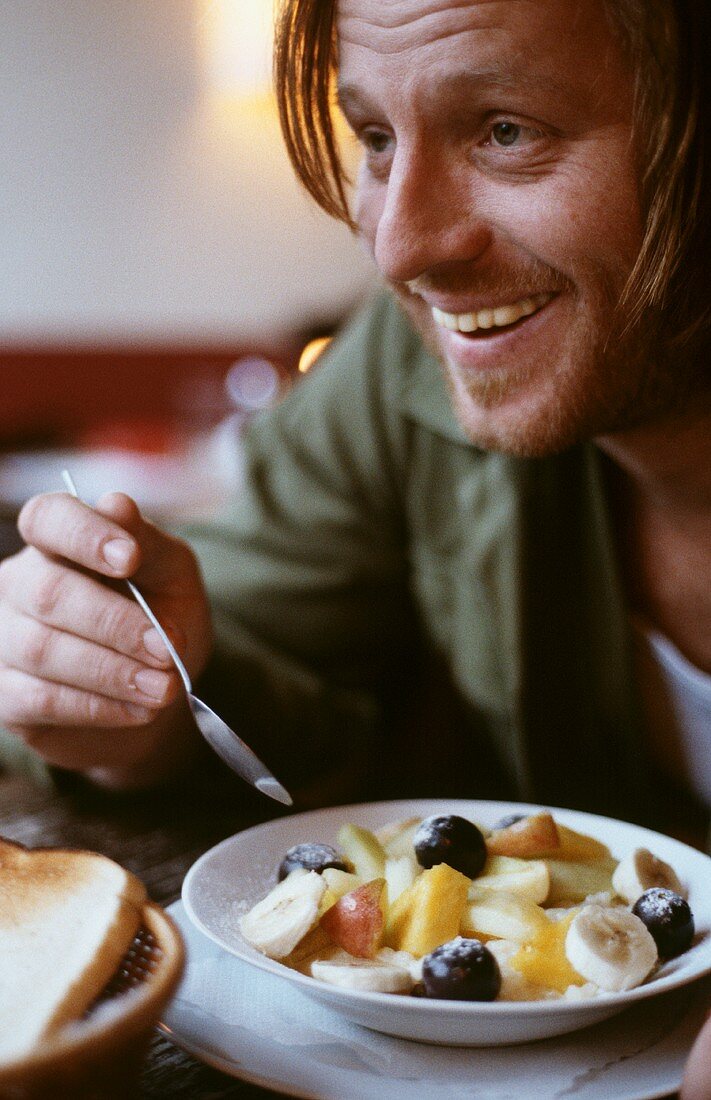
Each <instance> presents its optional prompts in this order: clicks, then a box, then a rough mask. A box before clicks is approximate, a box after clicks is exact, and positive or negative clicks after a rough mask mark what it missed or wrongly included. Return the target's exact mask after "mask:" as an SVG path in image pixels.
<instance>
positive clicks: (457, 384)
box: [392, 261, 700, 458]
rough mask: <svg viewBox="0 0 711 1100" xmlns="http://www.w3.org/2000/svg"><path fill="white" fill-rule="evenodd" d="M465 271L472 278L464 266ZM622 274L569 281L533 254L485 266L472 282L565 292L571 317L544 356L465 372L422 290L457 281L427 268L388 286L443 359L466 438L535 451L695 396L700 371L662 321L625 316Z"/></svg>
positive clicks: (673, 410) (636, 420)
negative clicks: (679, 351) (446, 347)
mask: <svg viewBox="0 0 711 1100" xmlns="http://www.w3.org/2000/svg"><path fill="white" fill-rule="evenodd" d="M469 280H470V281H469V284H468V285H469V287H471V285H472V283H471V274H470V275H469ZM625 280H626V272H623V271H618V272H614V273H612V274H610V273H609V272H604V271H601V270H600V269H594V268H593V267H592V266H591V267H590V269H588V270H586V271H583V272H580V273H579V274H578V276H577V277H576V279H575V281H571V280H569V279H567V278H564V277H563V276H561V275H560V274H559V273H557V272H555V271H554V270H553V269H552V268H549V267H548V266H547V265H544V264H541V263H540V262H538V261H534V262H527V263H526V264H524V265H521V266H520V267H518V268H515V269H514V268H509V269H507V271H506V272H505V273H504V272H502V273H500V274H499V275H498V276H497V277H494V278H486V277H484V276H483V275H482V277H481V279H480V280H478V281H477V284H476V290H477V292H478V293H479V294H480V295H481V296H482V297H484V298H486V297H489V298H490V299H491V300H493V301H496V300H498V301H502V300H504V301H516V300H519V299H521V298H523V297H525V296H527V295H528V294H529V293H530V288H531V287H535V288H536V290H537V291H539V290H540V289H545V290H550V291H554V292H555V293H556V294H558V295H559V296H564V297H565V298H567V306H568V312H569V318H570V322H569V324H568V327H567V329H566V330H565V331H564V332H563V334H562V336H561V338H560V339H559V340H557V341H556V346H555V347H553V346H552V347H551V352H550V358H549V359H547V360H546V361H545V362H542V361H541V360H540V359H539V360H534V361H530V360H525V359H522V360H521V362H512V363H510V364H508V365H507V366H506V369H505V370H504V371H497V372H484V371H482V372H476V371H471V370H468V369H466V368H462V367H460V366H458V364H457V363H456V362H455V361H453V360H450V359H448V358H447V356H446V354H444V353H443V351H442V348H441V346H440V341H439V339H438V336H439V329H438V326H437V325H436V324H435V322H434V320H433V318H432V315H431V311H430V309H429V307H428V306H426V304H425V302H423V300H422V299H421V298H420V297H419V293H426V292H428V291H429V292H431V293H434V292H437V291H439V292H444V293H456V292H457V291H462V290H463V289H464V288H465V286H466V284H465V283H464V282H463V280H460V281H459V284H458V283H457V281H456V280H454V279H451V278H450V279H443V278H437V277H435V276H431V275H427V276H422V277H421V278H420V279H417V280H414V282H412V283H409V284H407V285H402V284H400V285H394V286H393V287H392V289H393V290H394V291H395V294H396V296H397V297H398V299H399V300H400V302H401V304H402V306H403V308H404V309H405V311H406V313H407V314H408V316H409V317H410V319H411V321H412V322H413V324H414V326H415V327H416V329H417V331H418V332H419V334H420V336H421V337H422V339H423V342H424V343H425V346H426V347H427V349H428V350H429V351H430V352H431V353H432V354H433V355H434V357H435V358H436V359H437V361H438V363H439V364H440V367H441V369H442V372H443V374H444V378H445V382H446V384H447V388H448V391H449V395H450V399H451V401H452V406H453V409H454V413H455V416H456V418H457V420H458V422H459V424H460V426H461V428H462V429H463V431H464V433H465V435H466V436H467V438H468V439H469V440H470V441H471V442H472V443H474V444H475V445H476V446H478V447H481V448H482V449H484V450H494V451H501V452H504V453H508V454H512V455H517V456H519V457H531V458H533V457H544V456H546V455H552V454H556V453H559V452H561V451H564V450H567V449H568V448H570V447H572V446H574V445H576V444H579V443H581V442H583V441H585V440H590V439H595V438H597V437H600V436H607V435H610V434H617V433H620V432H624V431H626V430H630V429H633V428H637V427H639V426H640V425H643V424H646V423H651V422H654V421H657V420H659V419H663V418H665V417H667V416H669V415H673V416H678V415H679V414H682V415H683V413H684V412H685V411H686V410H688V409H689V408H690V407H691V405H692V404H693V402H694V400H695V399H698V395H699V385H700V372H699V370H698V369H695V367H694V365H693V364H689V363H685V362H683V361H682V360H681V357H678V358H677V359H676V361H672V359H671V356H670V355H669V353H668V352H667V350H666V349H665V345H664V340H663V337H662V327H661V322H660V320H657V321H656V322H654V319H653V318H651V317H647V318H644V319H643V321H644V323H641V322H640V323H637V324H636V325H634V326H631V325H630V323H629V317H628V314H627V312H626V310H625V307H624V301H623V289H624V284H625ZM580 288H582V289H580ZM476 338H477V337H474V339H476ZM483 339H486V337H483Z"/></svg>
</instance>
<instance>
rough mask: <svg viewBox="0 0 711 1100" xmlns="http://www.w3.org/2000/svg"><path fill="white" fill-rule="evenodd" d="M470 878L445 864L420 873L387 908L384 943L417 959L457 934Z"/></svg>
mask: <svg viewBox="0 0 711 1100" xmlns="http://www.w3.org/2000/svg"><path fill="white" fill-rule="evenodd" d="M470 883H471V879H468V878H467V876H466V875H463V874H461V873H460V872H459V871H455V870H453V868H452V867H449V866H448V865H447V864H446V863H438V864H437V865H436V866H435V867H431V868H430V869H429V870H428V871H423V872H422V874H421V875H419V876H418V878H416V879H415V881H414V883H413V884H412V886H411V887H410V888H409V889H408V890H405V892H404V893H402V894H400V897H399V898H398V899H397V900H396V902H395V903H394V905H392V906H391V908H390V912H389V914H388V920H387V924H386V927H385V944H386V945H387V946H388V947H392V948H394V950H396V951H409V953H410V954H411V955H415V956H416V957H418V958H420V957H421V956H422V955H427V954H428V953H429V952H430V951H433V950H434V948H435V947H439V945H440V944H442V943H447V942H448V941H449V940H452V939H454V937H455V936H458V935H459V928H460V924H461V920H462V913H463V912H464V907H465V905H466V901H467V892H468V890H469V886H470Z"/></svg>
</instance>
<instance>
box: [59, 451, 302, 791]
mask: <svg viewBox="0 0 711 1100" xmlns="http://www.w3.org/2000/svg"><path fill="white" fill-rule="evenodd" d="M62 478H63V480H64V484H65V485H66V487H67V489H68V490H69V492H70V493H71V494H72V496H74V497H76V498H77V500H81V497H80V496H79V493H78V491H77V487H76V485H75V484H74V479H73V478H72V475H71V474H70V473H69V471H68V470H62ZM124 584H125V585H126V587H127V588H128V590H129V592H130V593H131V595H132V596H133V597H134V599H135V600H136V601H137V602H138V603H139V604H140V606H141V608H142V609H143V611H144V613H145V614H146V616H147V617H148V619H149V620H150V622H151V623H152V625H153V626H154V627H155V629H156V630H157V631H158V633H159V634H160V637H161V640H162V642H163V644H164V645H165V647H166V649H167V650H168V652H169V654H170V656H171V658H172V660H173V664H174V665H175V667H176V668H177V670H178V672H179V673H180V678H181V680H182V681H183V686H184V688H185V694H186V695H187V698H188V704H189V706H190V710H191V711H192V714H193V718H194V719H195V724H196V725H197V727H198V729H199V730H200V733H201V734H202V735H203V737H204V738H205V740H206V741H207V743H208V745H210V747H211V748H212V749H213V750H214V751H215V752H216V753H217V755H218V756H219V757H220V758H221V759H222V760H224V762H225V764H227V765H228V766H229V767H230V768H232V770H233V771H235V772H237V774H238V775H241V776H242V778H243V779H245V780H246V781H247V782H248V783H251V784H252V785H253V786H254V787H256V788H257V790H258V791H261V792H262V794H266V795H269V797H270V798H274V799H276V801H277V802H282V803H283V804H284V805H285V806H291V805H292V799H291V795H290V794H289V792H288V791H287V790H285V788H284V787H282V785H281V783H280V782H279V780H278V779H276V778H275V777H274V776H273V775H272V773H271V772H270V771H269V769H268V768H267V767H266V766H265V765H264V764H263V763H262V761H261V760H260V759H259V757H258V756H257V755H256V754H255V753H254V752H253V751H252V749H250V747H249V745H247V744H245V742H244V741H243V740H242V738H241V737H238V736H237V734H236V733H235V732H234V730H232V729H230V727H229V726H228V725H227V723H226V722H224V721H223V720H222V718H220V717H219V715H217V714H215V712H214V710H212V709H211V708H210V707H208V705H207V703H203V701H202V699H198V697H197V695H195V693H194V692H193V686H192V683H191V681H190V677H189V675H188V670H187V669H186V667H185V665H184V664H183V662H182V661H181V659H180V657H179V656H178V653H177V651H176V649H175V646H174V645H173V643H172V642H171V640H170V638H169V637H168V635H167V634H166V632H165V630H164V629H163V627H162V626H161V625H160V623H159V622H158V619H157V618H156V617H155V615H154V614H153V612H152V611H151V609H150V607H149V606H148V604H147V603H146V601H145V599H144V597H143V595H142V593H141V592H140V591H139V589H138V588H136V586H135V584H134V583H133V582H132V581H129V580H126V581H124Z"/></svg>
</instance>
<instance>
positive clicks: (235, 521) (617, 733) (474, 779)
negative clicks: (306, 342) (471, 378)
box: [191, 297, 654, 819]
mask: <svg viewBox="0 0 711 1100" xmlns="http://www.w3.org/2000/svg"><path fill="white" fill-rule="evenodd" d="M246 455H247V477H246V485H245V489H244V491H243V492H242V493H241V494H240V496H239V498H238V499H237V500H236V502H235V506H234V510H233V511H232V513H231V515H229V516H228V517H226V519H225V522H224V524H223V525H222V526H220V527H218V528H212V529H211V530H209V531H207V530H203V531H199V530H197V529H196V530H193V531H192V532H191V538H192V541H193V543H194V545H195V546H196V548H197V549H198V551H199V553H200V556H201V559H202V562H203V566H204V570H205V575H206V578H207V581H208V585H209V588H210V591H211V592H212V593H213V595H214V596H215V603H216V609H217V610H216V614H217V626H218V635H219V639H220V654H221V656H220V658H219V659H218V660H217V662H215V664H214V665H213V668H212V669H211V671H210V674H209V675H208V678H207V679H208V681H209V684H210V690H211V691H212V692H213V697H214V698H215V700H216V701H218V700H219V701H220V702H221V703H222V704H223V705H225V706H227V708H228V710H229V711H230V713H231V715H232V717H233V719H234V720H235V721H236V722H237V723H238V727H239V728H241V729H242V730H243V731H244V733H245V736H246V737H247V738H248V739H249V738H252V739H253V740H254V742H255V743H256V744H260V745H261V746H262V747H263V751H264V752H265V753H266V754H267V758H268V759H269V761H270V762H271V763H272V764H273V765H274V768H275V770H276V771H277V772H278V773H279V774H281V773H282V771H283V770H284V767H286V761H287V759H288V762H289V766H294V767H296V768H297V769H298V766H299V760H301V763H302V765H303V769H302V770H303V779H304V780H306V779H307V777H308V773H309V770H310V769H312V770H314V771H315V770H316V769H317V768H318V767H319V766H323V767H328V768H332V769H335V770H337V769H338V766H339V761H340V763H341V766H343V764H344V762H348V767H349V769H351V774H352V775H355V774H356V773H357V771H358V769H359V768H360V769H361V775H362V780H363V782H362V785H361V789H362V791H364V792H365V793H366V795H370V796H373V797H375V796H376V795H380V794H381V793H388V794H390V793H392V794H395V795H397V794H400V795H407V794H410V793H422V794H452V795H454V794H457V795H459V796H462V797H467V796H472V797H475V796H496V795H502V796H507V795H508V796H510V795H512V794H515V795H518V796H520V797H523V798H528V799H532V800H535V801H540V802H544V803H549V804H552V805H566V806H575V807H578V808H586V809H594V810H596V811H598V812H602V813H609V814H615V815H616V816H621V817H626V818H642V819H644V818H645V817H647V816H650V808H649V807H648V806H645V801H646V799H647V797H648V795H647V793H646V789H645V776H644V768H643V767H642V760H643V753H642V750H641V736H640V733H641V730H640V719H639V714H638V707H637V703H636V700H635V697H634V691H633V686H632V685H633V678H632V675H631V667H630V651H629V639H628V628H627V622H626V615H625V610H624V607H623V602H622V598H621V591H620V580H619V577H618V575H617V571H616V564H615V557H614V553H613V550H612V543H611V536H610V530H609V521H608V514H607V506H606V499H605V493H604V489H603V481H602V460H601V458H600V456H599V454H598V452H597V450H596V449H595V448H594V447H593V446H587V447H580V448H577V449H575V450H572V451H570V452H568V453H566V454H563V455H561V456H557V457H553V458H547V459H541V460H526V459H519V458H513V457H510V456H505V455H501V454H494V453H485V452H483V451H481V450H480V449H478V448H477V447H475V446H473V445H472V444H471V443H470V442H469V441H468V440H467V439H466V438H465V436H464V435H463V432H462V431H461V429H460V427H459V426H458V424H457V422H456V420H455V419H454V415H453V412H452V409H451V405H450V402H449V398H448V395H447V392H446V387H445V383H444V380H443V377H442V373H441V371H440V368H439V367H438V365H437V363H436V362H435V361H434V360H433V359H432V358H431V357H430V356H429V355H428V354H427V353H426V352H425V351H424V349H423V347H422V345H421V343H420V341H419V340H418V338H417V337H416V336H415V335H414V334H413V332H412V330H411V329H410V327H409V325H408V323H407V321H406V320H405V318H404V316H403V315H402V313H401V312H400V310H399V308H398V307H397V306H396V305H395V304H394V303H393V302H392V301H391V300H390V299H389V298H387V297H382V298H380V299H379V300H378V301H377V302H376V303H375V304H374V305H372V306H370V307H369V308H368V309H367V310H365V311H364V312H363V313H362V314H361V316H360V317H359V318H357V319H356V320H355V322H354V323H353V324H352V325H351V327H350V328H349V329H348V330H347V331H346V332H345V333H344V335H343V336H342V338H341V339H340V340H339V341H337V342H336V344H335V346H334V347H333V349H332V350H331V351H330V353H329V354H328V355H327V356H326V357H325V358H324V360H323V361H322V362H321V363H320V364H319V365H318V366H317V367H316V368H315V369H314V371H313V374H312V375H310V376H308V377H307V379H306V380H305V381H303V382H302V383H300V384H299V385H298V387H296V388H295V389H294V391H293V392H292V394H291V395H290V396H289V398H288V399H287V400H286V401H284V402H283V403H282V404H281V405H280V406H279V407H278V408H277V409H275V410H273V411H271V412H270V413H269V414H268V415H265V416H263V417H262V418H261V419H259V420H257V421H256V422H255V424H254V425H253V427H252V429H251V431H250V432H249V435H248V439H247V450H246ZM230 657H231V658H232V659H231V660H230ZM433 681H434V683H435V685H436V686H435V687H434V688H433V687H432V684H433ZM651 816H652V817H654V813H653V812H652V813H651Z"/></svg>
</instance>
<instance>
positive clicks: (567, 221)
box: [338, 0, 648, 455]
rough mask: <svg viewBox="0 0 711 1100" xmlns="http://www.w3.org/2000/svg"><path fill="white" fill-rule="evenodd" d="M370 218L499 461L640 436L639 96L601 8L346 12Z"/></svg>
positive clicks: (347, 5)
mask: <svg viewBox="0 0 711 1100" xmlns="http://www.w3.org/2000/svg"><path fill="white" fill-rule="evenodd" d="M338 36H339V50H340V61H339V88H340V99H341V104H342V107H343V110H344V112H345V114H346V117H347V118H348V121H349V123H350V125H351V127H352V129H353V130H354V132H355V134H356V136H357V137H358V138H359V140H360V142H361V144H362V146H363V149H364V157H363V162H362V166H361V169H360V172H359V176H358V183H357V191H356V217H357V221H358V224H359V226H360V229H361V232H362V234H363V237H364V239H365V240H366V241H367V243H368V245H369V247H370V249H371V250H372V254H373V257H374V259H375V262H376V264H377V266H378V268H379V269H380V272H381V273H382V275H383V276H384V278H385V279H386V280H387V281H388V282H389V283H390V285H391V286H392V287H393V288H394V289H395V290H396V291H397V292H398V294H399V296H400V298H401V300H402V301H403V303H404V305H405V308H406V309H407V311H408V313H409V314H410V316H411V317H412V319H413V321H414V322H415V324H416V325H417V327H418V328H419V330H420V331H421V333H422V335H423V337H424V338H425V340H426V342H427V343H428V345H429V346H430V347H431V348H432V349H433V350H434V351H435V352H436V354H437V355H438V357H439V358H440V360H441V361H442V363H443V364H444V367H445V373H446V376H447V379H448V382H449V385H450V389H451V393H452V397H453V401H454V407H455V411H456V413H457V416H458V419H459V421H460V423H461V424H462V426H463V428H464V430H465V431H466V433H467V434H468V436H469V437H470V438H471V439H472V440H474V441H475V442H477V443H479V444H480V445H482V446H486V447H492V448H498V449H502V450H509V451H512V452H514V453H519V454H532V455H534V454H544V453H548V452H552V451H556V450H559V449H561V448H563V447H566V446H569V445H570V444H572V443H574V442H575V441H577V440H578V439H582V438H586V437H589V436H593V435H597V434H601V433H604V432H607V431H609V430H614V429H615V428H616V427H619V426H622V425H624V424H626V423H628V422H632V421H633V420H634V418H635V416H636V414H637V413H638V411H639V401H640V395H641V393H642V392H643V391H644V389H645V388H646V387H647V385H648V382H647V380H645V378H644V373H645V370H646V369H647V368H646V366H645V365H644V357H643V356H642V355H641V354H640V351H639V347H637V350H636V351H635V353H634V354H632V350H631V347H630V346H629V341H628V342H627V344H628V346H625V342H624V341H623V340H622V339H621V331H622V328H623V324H624V317H621V316H620V311H617V312H616V311H615V306H616V303H617V301H618V299H619V296H620V292H621V290H622V288H623V287H624V284H625V282H626V279H627V276H628V274H629V272H630V270H631V268H632V266H633V264H634V260H635V257H636V255H637V252H638V249H639V245H640V242H641V219H640V210H639V198H638V174H637V170H636V165H635V157H634V149H633V146H632V77H631V74H630V73H629V71H628V70H627V68H626V66H625V64H624V61H623V58H622V56H621V53H620V51H619V49H618V46H617V44H616V41H615V37H614V33H613V31H612V29H611V27H610V25H609V24H608V22H607V21H606V18H605V15H604V12H603V10H602V5H601V3H600V0H470V2H469V3H462V2H461V0H460V2H459V3H455V2H454V0H449V2H447V0H388V2H383V0H339V3H338Z"/></svg>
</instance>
